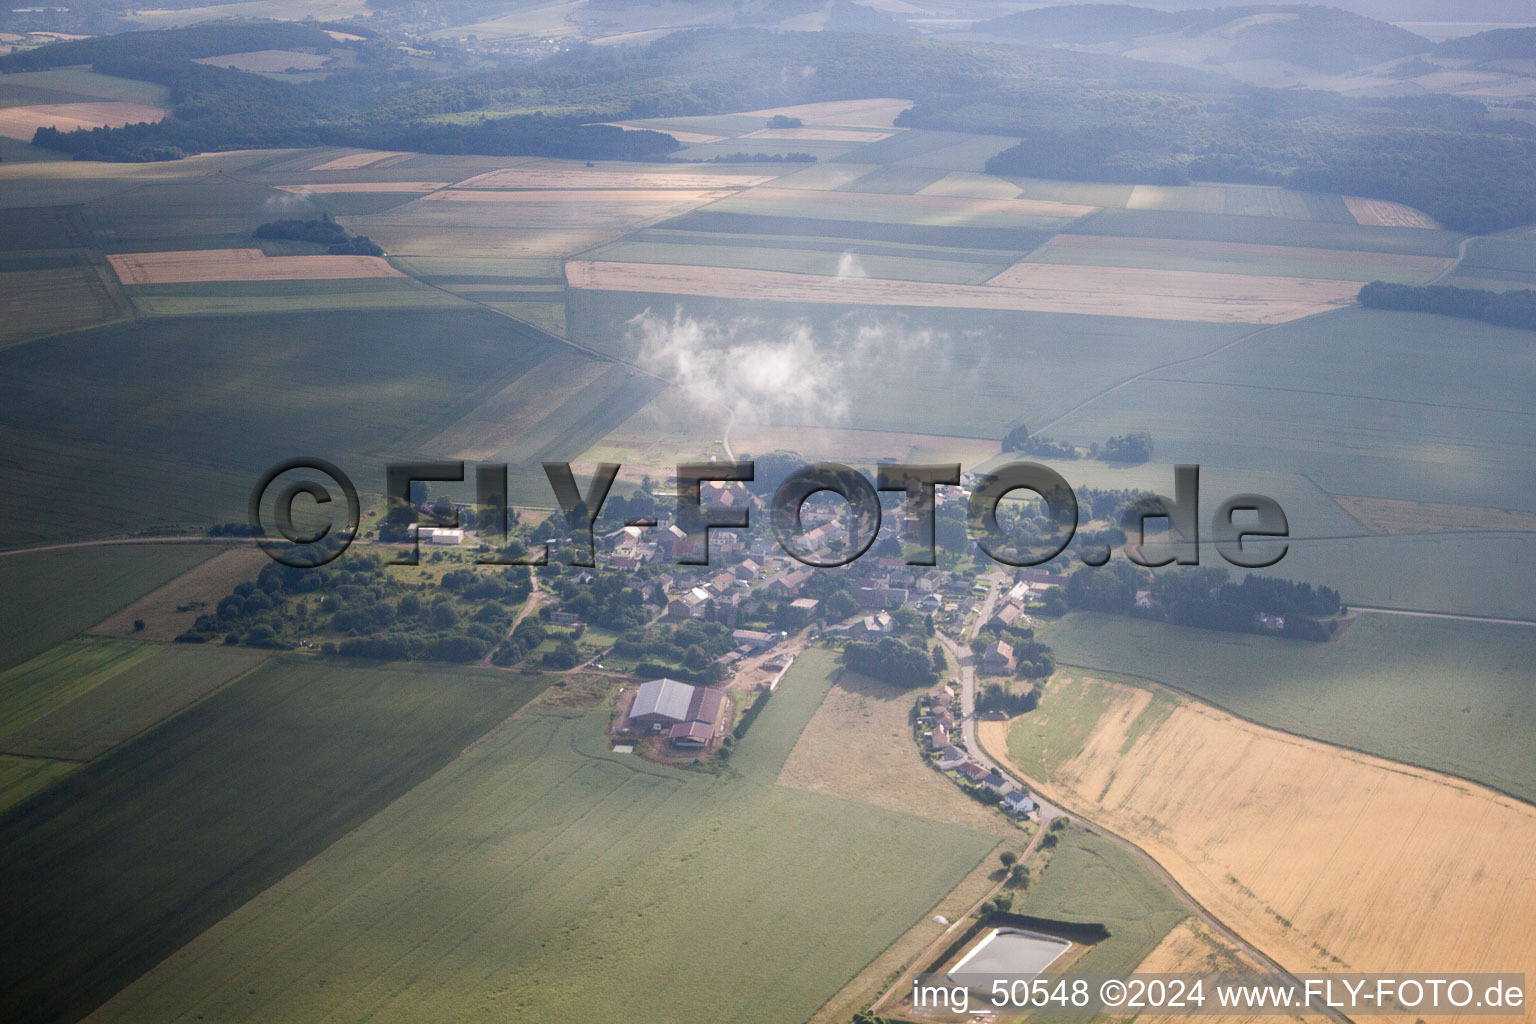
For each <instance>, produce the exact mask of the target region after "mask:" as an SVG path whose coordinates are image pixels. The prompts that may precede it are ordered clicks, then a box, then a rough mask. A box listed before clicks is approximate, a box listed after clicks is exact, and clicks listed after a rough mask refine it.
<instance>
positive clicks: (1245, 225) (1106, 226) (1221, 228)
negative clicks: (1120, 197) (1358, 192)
mask: <svg viewBox="0 0 1536 1024" xmlns="http://www.w3.org/2000/svg"><path fill="white" fill-rule="evenodd" d="M1026 195H1027V193H1026ZM1067 230H1068V231H1070V232H1071V233H1072V234H1075V235H1110V236H1115V237H1118V236H1125V237H1128V238H1188V239H1205V240H1208V241H1212V242H1252V243H1255V244H1259V245H1303V246H1309V247H1312V248H1317V249H1359V250H1360V251H1362V252H1386V253H1393V252H1395V253H1405V254H1408V255H1417V256H1455V255H1456V243H1457V240H1458V239H1459V238H1460V237H1461V236H1460V235H1458V234H1456V233H1455V232H1453V231H1431V230H1428V229H1425V228H1384V227H1374V226H1367V225H1363V224H1355V223H1348V224H1336V223H1329V222H1327V221H1307V220H1291V219H1286V218H1282V217H1258V216H1233V215H1223V214H1219V213H1182V212H1175V211H1167V210H1112V209H1111V210H1100V211H1099V212H1098V213H1093V214H1089V215H1088V216H1086V217H1083V218H1081V219H1080V220H1077V221H1075V222H1073V224H1072V226H1071V227H1070V228H1068V229H1067Z"/></svg>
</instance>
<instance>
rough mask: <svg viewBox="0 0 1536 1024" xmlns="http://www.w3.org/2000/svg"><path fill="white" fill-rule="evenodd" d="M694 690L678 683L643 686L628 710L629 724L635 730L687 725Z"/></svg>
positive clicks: (658, 681)
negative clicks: (637, 727)
mask: <svg viewBox="0 0 1536 1024" xmlns="http://www.w3.org/2000/svg"><path fill="white" fill-rule="evenodd" d="M694 689H695V688H694V687H692V686H689V685H688V684H687V683H680V682H678V681H677V680H676V679H652V680H650V681H649V682H646V683H641V684H640V689H639V690H637V691H635V700H634V703H633V704H631V705H630V706H629V721H630V724H631V725H635V726H642V727H644V726H653V725H676V724H678V723H679V722H686V721H688V706H689V704H690V703H691V702H692V701H693V691H694Z"/></svg>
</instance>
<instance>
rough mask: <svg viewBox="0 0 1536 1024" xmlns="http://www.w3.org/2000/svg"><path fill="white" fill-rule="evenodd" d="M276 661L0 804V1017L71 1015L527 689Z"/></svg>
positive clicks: (480, 727)
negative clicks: (29, 794)
mask: <svg viewBox="0 0 1536 1024" xmlns="http://www.w3.org/2000/svg"><path fill="white" fill-rule="evenodd" d="M545 683H546V679H545V678H544V677H542V676H523V675H519V674H511V673H506V672H499V671H491V670H474V669H456V670H442V669H433V668H428V667H423V666H419V665H413V666H411V667H410V668H409V669H406V668H391V667H379V668H372V667H360V666H355V665H350V664H338V663H335V662H323V661H319V660H313V659H279V660H276V661H274V662H270V663H268V664H267V665H266V666H264V667H263V668H261V669H260V670H259V671H257V672H254V673H252V674H250V675H247V676H246V677H244V678H243V679H242V680H240V681H239V682H238V683H236V684H235V685H233V686H229V687H226V688H224V689H222V690H219V691H218V692H217V693H215V694H213V695H212V696H211V697H209V698H208V699H206V700H203V701H202V702H200V703H198V704H197V705H195V706H194V707H192V708H190V709H188V710H187V711H186V712H184V713H182V714H180V715H178V716H176V717H175V718H173V719H171V720H170V721H169V722H167V723H166V724H165V725H163V726H162V727H160V728H158V729H155V730H153V731H151V732H150V733H148V734H147V735H145V736H143V737H142V738H140V739H139V740H137V741H135V742H133V743H130V744H128V745H127V746H125V747H122V748H120V749H118V750H116V751H114V752H113V753H112V754H110V755H108V756H106V757H103V758H100V759H98V760H97V761H95V762H92V763H91V764H89V765H87V766H85V767H84V768H81V769H80V770H79V771H77V772H74V773H73V774H71V775H69V776H67V777H65V778H64V779H62V780H60V781H59V782H57V783H55V784H54V785H53V786H51V787H49V788H48V789H46V790H45V791H43V792H41V793H39V794H37V795H36V796H34V797H33V798H32V799H30V800H27V801H25V802H24V803H21V804H19V805H17V806H15V807H13V808H12V809H11V810H10V811H9V812H8V813H6V814H5V815H4V816H3V817H0V870H3V872H4V875H5V877H6V879H7V886H6V889H5V891H4V893H3V894H0V908H3V913H0V936H3V941H4V943H5V948H6V949H8V950H10V951H11V953H10V955H9V956H7V957H6V959H5V961H4V963H3V965H0V978H3V983H0V1017H4V1018H5V1019H6V1020H9V1021H18V1022H20V1021H45V1020H54V1019H58V1018H60V1017H63V1018H68V1019H76V1018H78V1017H79V1016H80V1015H83V1014H85V1013H87V1012H89V1011H90V1010H91V1009H92V1008H93V1007H95V1006H96V1005H98V1004H99V1003H100V1002H101V1001H102V1000H104V999H106V998H107V997H108V996H110V995H111V994H112V993H114V992H116V991H118V989H120V988H121V987H122V986H123V985H125V984H127V983H128V982H129V981H131V980H132V979H134V978H136V977H138V976H139V975H140V974H142V973H143V972H145V971H146V970H148V969H150V968H151V967H153V966H154V965H155V964H156V963H158V962H159V961H160V960H161V959H163V958H164V957H165V956H167V955H169V954H171V953H172V952H174V951H175V950H176V949H178V948H180V947H181V946H182V945H183V944H185V943H186V942H187V941H189V940H190V939H192V938H193V937H194V936H196V935H197V934H198V933H200V932H202V931H203V930H204V929H206V928H208V927H209V926H210V925H213V924H214V923H215V922H217V921H219V920H220V919H221V918H223V917H224V916H225V915H227V914H229V913H230V912H231V911H233V910H235V909H236V908H237V907H239V906H241V905H242V904H244V903H245V902H246V901H247V900H249V899H250V898H251V897H253V896H255V895H256V894H257V893H259V892H261V891H262V890H264V889H266V888H267V887H269V886H271V885H272V884H274V883H276V882H277V881H278V880H279V879H281V878H283V877H284V876H285V875H287V874H288V873H289V872H291V871H293V870H294V869H295V868H297V867H299V865H301V864H303V863H304V862H306V861H308V860H309V859H310V858H312V857H314V856H315V855H316V854H318V853H320V852H321V851H322V850H324V849H325V848H326V847H327V846H329V845H330V844H331V843H332V842H334V841H335V840H336V839H338V838H340V837H341V836H343V835H345V834H346V833H348V832H350V831H351V830H352V829H354V828H355V827H357V826H358V825H360V824H362V823H363V822H365V821H367V820H368V819H369V818H371V817H373V816H374V815H375V814H377V813H378V812H379V811H381V810H382V809H383V808H384V807H386V806H388V805H389V803H390V802H391V801H393V800H394V799H395V798H396V797H398V796H400V795H401V794H402V793H405V792H407V791H408V790H410V789H411V788H412V787H413V786H415V785H416V784H417V783H419V782H421V781H422V780H424V779H426V778H427V777H429V776H430V775H431V774H432V773H433V772H435V771H437V770H438V769H439V768H441V767H442V766H443V765H445V764H447V763H448V762H449V761H451V760H452V759H453V758H454V757H456V756H457V755H458V754H459V752H460V751H461V750H463V749H464V747H465V746H466V745H467V744H469V743H470V742H472V741H473V740H474V739H475V738H476V737H478V736H480V735H482V734H483V733H484V732H485V731H486V730H488V729H489V728H491V727H492V726H493V725H495V724H496V723H497V722H499V721H501V720H502V719H503V718H504V717H505V716H506V715H508V714H510V713H511V712H512V711H514V710H516V708H517V707H519V706H520V705H521V704H522V703H523V702H525V701H526V700H528V699H529V698H530V697H532V696H533V695H534V694H536V693H537V692H538V691H539V690H541V689H542V688H543V686H544V685H545Z"/></svg>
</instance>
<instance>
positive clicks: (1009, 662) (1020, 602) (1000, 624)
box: [981, 568, 1064, 676]
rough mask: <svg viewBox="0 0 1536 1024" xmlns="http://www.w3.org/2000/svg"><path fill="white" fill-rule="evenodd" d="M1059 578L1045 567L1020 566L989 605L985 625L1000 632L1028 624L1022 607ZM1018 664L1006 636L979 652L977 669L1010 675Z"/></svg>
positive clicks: (994, 673)
mask: <svg viewBox="0 0 1536 1024" xmlns="http://www.w3.org/2000/svg"><path fill="white" fill-rule="evenodd" d="M1063 582H1064V578H1063V577H1061V576H1057V575H1056V574H1054V573H1052V572H1049V571H1048V570H1045V569H1038V568H1027V569H1021V570H1020V571H1019V574H1018V576H1017V577H1016V578H1015V580H1014V583H1013V585H1012V586H1011V587H1010V588H1009V589H1008V592H1007V593H1006V594H1004V595H1003V596H1002V599H1001V600H999V601H998V603H997V606H996V607H995V608H994V609H993V611H992V617H991V618H990V619H988V620H987V625H989V626H992V627H994V628H996V629H998V630H999V631H1000V632H1003V633H1006V632H1007V631H1008V630H1011V629H1015V628H1021V627H1025V626H1029V625H1031V622H1030V618H1029V615H1028V614H1026V613H1025V611H1024V607H1025V606H1026V605H1028V604H1029V603H1030V602H1031V601H1036V600H1039V598H1040V594H1041V593H1042V592H1043V591H1045V590H1047V589H1048V588H1050V587H1056V586H1060V585H1061V584H1062V583H1063ZM1018 664H1019V663H1018V659H1017V658H1016V657H1015V656H1014V653H1013V644H1011V643H1009V642H1008V641H1007V640H1003V639H999V640H998V641H996V642H995V643H993V644H992V645H991V646H990V647H988V648H987V649H986V650H984V651H982V652H981V670H982V671H983V672H985V673H986V674H987V675H994V676H1007V675H1012V674H1013V672H1014V670H1015V669H1017V668H1018Z"/></svg>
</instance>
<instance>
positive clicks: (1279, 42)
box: [973, 4, 1433, 73]
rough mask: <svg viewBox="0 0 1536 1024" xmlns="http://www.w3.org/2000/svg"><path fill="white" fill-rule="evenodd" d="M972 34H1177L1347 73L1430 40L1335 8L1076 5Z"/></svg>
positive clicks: (1242, 55)
mask: <svg viewBox="0 0 1536 1024" xmlns="http://www.w3.org/2000/svg"><path fill="white" fill-rule="evenodd" d="M973 31H975V32H978V33H983V34H988V35H995V36H1002V37H1006V38H1013V39H1021V40H1024V41H1026V42H1033V43H1068V44H1073V45H1091V44H1095V43H1108V42H1121V41H1126V40H1131V39H1135V38H1138V37H1141V36H1148V35H1156V34H1161V33H1170V32H1177V33H1180V34H1182V35H1184V36H1186V37H1189V38H1194V37H1198V36H1203V35H1205V34H1207V33H1216V34H1219V36H1220V38H1221V39H1222V40H1230V41H1231V48H1230V50H1228V52H1227V56H1226V59H1228V60H1282V61H1286V62H1288V63H1291V64H1298V65H1300V66H1301V67H1307V68H1316V69H1317V70H1319V71H1326V72H1330V73H1342V72H1345V71H1353V70H1355V69H1356V68H1362V67H1367V66H1369V65H1372V64H1379V63H1381V62H1382V61H1386V60H1393V59H1394V58H1397V57H1407V56H1410V55H1412V54H1416V53H1426V52H1428V51H1429V50H1430V49H1431V48H1432V45H1433V44H1431V43H1430V41H1429V40H1427V39H1425V38H1424V37H1422V36H1418V35H1415V34H1414V33H1412V32H1409V31H1407V30H1406V29H1402V28H1399V27H1397V26H1396V25H1392V24H1389V23H1387V22H1385V21H1377V20H1376V19H1374V18H1366V17H1362V16H1361V15H1358V14H1351V13H1349V12H1348V11H1340V10H1336V9H1334V8H1331V7H1319V6H1316V5H1310V4H1309V5H1300V4H1262V5H1255V6H1252V7H1222V8H1219V9H1216V10H1192V11H1159V10H1153V9H1152V8H1149V7H1133V6H1131V5H1129V4H1073V5H1070V6H1066V7H1044V8H1039V9H1036V10H1033V11H1024V12H1021V13H1019V14H1009V15H1006V16H1004V17H1001V18H994V19H992V20H990V21H984V22H980V23H979V24H977V25H976V26H975V28H974V30H973Z"/></svg>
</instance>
